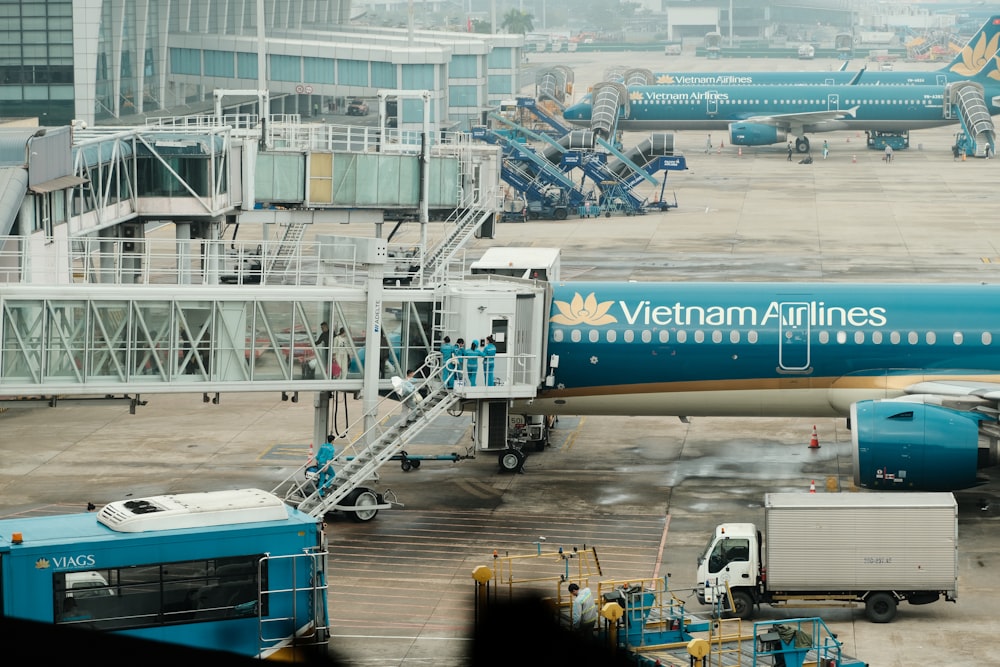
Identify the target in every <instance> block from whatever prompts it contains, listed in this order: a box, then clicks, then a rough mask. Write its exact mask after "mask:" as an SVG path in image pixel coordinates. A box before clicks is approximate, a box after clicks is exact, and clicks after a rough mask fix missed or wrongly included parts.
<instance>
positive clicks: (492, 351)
mask: <svg viewBox="0 0 1000 667" xmlns="http://www.w3.org/2000/svg"><path fill="white" fill-rule="evenodd" d="M483 343H484V344H483V375H484V376H485V377H486V386H487V387H492V386H493V365H494V363H495V362H496V356H497V346H496V345H494V344H493V336H487V337H486V340H484V341H483Z"/></svg>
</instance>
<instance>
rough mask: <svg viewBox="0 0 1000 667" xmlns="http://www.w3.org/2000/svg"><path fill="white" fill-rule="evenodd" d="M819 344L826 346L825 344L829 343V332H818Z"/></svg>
mask: <svg viewBox="0 0 1000 667" xmlns="http://www.w3.org/2000/svg"><path fill="white" fill-rule="evenodd" d="M819 342H820V343H822V344H823V345H826V344H827V343H829V342H830V332H829V331H820V332H819Z"/></svg>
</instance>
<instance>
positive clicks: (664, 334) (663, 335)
mask: <svg viewBox="0 0 1000 667" xmlns="http://www.w3.org/2000/svg"><path fill="white" fill-rule="evenodd" d="M669 340H670V332H669V331H667V330H666V329H660V342H661V343H666V342H667V341H669Z"/></svg>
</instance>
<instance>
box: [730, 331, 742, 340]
mask: <svg viewBox="0 0 1000 667" xmlns="http://www.w3.org/2000/svg"><path fill="white" fill-rule="evenodd" d="M729 342H730V343H738V342H740V332H739V331H737V330H736V329H733V330H732V331H730V332H729Z"/></svg>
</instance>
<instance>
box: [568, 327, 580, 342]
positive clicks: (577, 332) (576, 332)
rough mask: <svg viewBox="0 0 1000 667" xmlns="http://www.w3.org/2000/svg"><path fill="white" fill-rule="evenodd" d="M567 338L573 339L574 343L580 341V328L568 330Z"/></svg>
mask: <svg viewBox="0 0 1000 667" xmlns="http://www.w3.org/2000/svg"><path fill="white" fill-rule="evenodd" d="M569 339H570V340H571V341H573V342H574V343H579V342H580V330H579V329H573V330H572V331H570V332H569Z"/></svg>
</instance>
